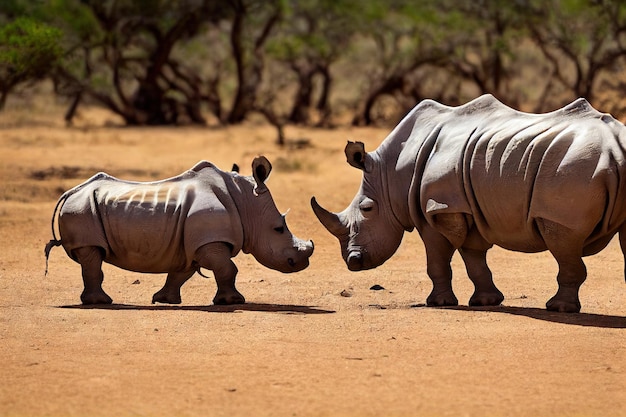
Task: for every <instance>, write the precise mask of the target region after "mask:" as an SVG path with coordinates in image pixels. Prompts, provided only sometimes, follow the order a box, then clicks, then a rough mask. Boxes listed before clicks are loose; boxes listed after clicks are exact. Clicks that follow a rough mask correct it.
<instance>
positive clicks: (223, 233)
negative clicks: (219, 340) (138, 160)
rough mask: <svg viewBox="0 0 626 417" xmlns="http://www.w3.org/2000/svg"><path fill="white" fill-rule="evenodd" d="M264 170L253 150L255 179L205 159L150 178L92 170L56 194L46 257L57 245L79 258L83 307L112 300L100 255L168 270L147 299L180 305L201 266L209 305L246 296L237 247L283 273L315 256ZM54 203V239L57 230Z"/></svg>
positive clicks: (135, 267)
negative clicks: (292, 228) (209, 281)
mask: <svg viewBox="0 0 626 417" xmlns="http://www.w3.org/2000/svg"><path fill="white" fill-rule="evenodd" d="M271 169H272V166H271V164H270V162H269V161H268V160H267V159H266V158H265V157H258V158H255V159H254V161H253V162H252V172H253V178H252V177H246V176H241V175H239V174H238V173H236V172H224V171H221V170H219V169H218V168H217V167H215V166H214V165H213V164H211V163H210V162H206V161H202V162H199V163H198V164H196V165H195V166H194V167H193V168H191V169H190V170H189V171H186V172H184V173H183V174H181V175H179V176H176V177H173V178H170V179H167V180H163V181H155V182H131V181H122V180H119V179H117V178H114V177H112V176H110V175H107V174H105V173H102V172H101V173H98V174H96V175H95V176H93V177H92V178H90V179H89V180H87V181H86V182H84V183H82V184H80V185H78V186H76V187H74V188H73V189H71V190H69V191H67V192H66V193H65V194H63V195H62V196H61V198H60V199H59V202H58V203H57V206H56V207H55V210H54V214H53V217H52V235H53V240H51V241H50V243H48V245H46V250H45V254H46V262H47V259H48V256H49V253H50V250H51V248H52V247H53V246H59V245H62V246H63V248H64V249H65V251H66V252H67V254H68V255H69V256H70V257H71V258H72V259H73V260H75V261H76V262H78V263H79V264H80V265H81V267H82V275H83V282H84V284H85V289H84V291H83V293H82V295H81V297H80V298H81V301H82V302H83V303H84V304H100V303H102V304H109V303H111V302H112V300H111V298H110V297H109V296H108V295H107V294H106V293H105V292H104V291H103V290H102V281H103V274H102V262H103V261H104V262H107V263H110V264H113V265H116V266H118V267H120V268H123V269H127V270H131V271H137V272H147V273H167V279H166V282H165V285H164V286H163V288H162V289H161V290H159V291H158V292H157V293H156V294H154V296H153V298H152V302H153V303H154V302H160V303H171V304H178V303H180V302H181V297H180V287H181V286H182V285H183V284H184V283H185V282H186V281H187V280H188V279H189V278H191V276H192V275H193V274H194V273H195V272H199V271H200V268H205V269H208V270H212V271H213V273H214V275H215V281H216V282H217V294H216V295H215V298H214V299H213V302H214V303H215V304H238V303H244V302H245V299H244V297H243V296H242V295H241V294H240V293H239V292H238V291H237V289H236V288H235V277H236V275H237V267H236V266H235V264H234V263H233V262H232V261H231V257H234V256H235V255H237V253H238V252H239V251H240V250H243V251H244V252H245V253H252V255H254V257H255V258H256V259H257V260H258V261H259V262H260V263H261V264H263V265H265V266H267V267H269V268H272V269H276V270H278V271H281V272H297V271H300V270H302V269H304V268H306V267H307V266H308V265H309V257H310V256H311V254H312V253H313V242H312V241H306V242H305V241H302V240H300V239H298V238H296V237H294V236H293V235H292V234H291V233H290V232H289V229H287V224H286V222H285V216H283V215H281V214H280V213H279V212H278V210H277V209H276V206H275V204H274V201H273V200H272V196H271V194H270V192H269V190H268V188H267V186H266V185H265V180H266V179H267V177H268V175H269V173H270V171H271ZM57 210H58V212H59V220H58V222H59V234H60V237H61V239H60V240H58V239H57V238H56V235H55V231H54V220H55V217H56V213H57Z"/></svg>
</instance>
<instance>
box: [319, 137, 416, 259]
mask: <svg viewBox="0 0 626 417" xmlns="http://www.w3.org/2000/svg"><path fill="white" fill-rule="evenodd" d="M345 153H346V158H347V161H348V163H349V164H350V165H352V166H353V167H355V168H358V169H360V170H361V171H363V180H362V181H361V188H360V189H359V192H358V193H357V194H356V196H355V197H354V199H353V200H352V203H350V205H349V206H348V207H347V208H346V209H345V210H344V211H342V212H340V213H332V212H330V211H328V210H326V209H324V208H323V207H322V206H320V205H319V204H318V203H317V200H316V199H315V197H313V198H312V199H311V206H312V208H313V211H314V212H315V215H316V216H317V218H318V219H319V221H320V222H321V223H322V224H323V225H324V227H325V228H326V229H327V230H328V231H329V232H330V233H332V234H333V235H334V236H335V237H336V238H337V239H339V244H340V245H341V254H342V256H343V259H344V261H345V262H346V265H347V266H348V269H350V270H351V271H360V270H365V269H372V268H376V267H377V266H380V265H382V264H383V263H384V262H385V261H386V260H387V259H389V258H390V257H391V256H392V255H393V254H394V253H395V251H396V249H398V246H400V242H401V241H402V236H403V235H404V231H405V228H404V227H402V225H401V224H400V222H399V221H398V220H397V219H396V218H395V215H394V213H393V210H392V207H391V204H390V201H389V193H388V186H389V182H388V181H387V175H386V171H385V167H384V165H383V163H382V162H381V160H380V159H379V158H378V155H377V154H375V153H372V154H370V153H367V152H365V146H364V145H363V143H362V142H348V145H347V146H346V148H345Z"/></svg>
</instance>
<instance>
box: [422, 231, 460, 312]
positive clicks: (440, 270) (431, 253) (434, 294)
mask: <svg viewBox="0 0 626 417" xmlns="http://www.w3.org/2000/svg"><path fill="white" fill-rule="evenodd" d="M421 236H422V240H423V241H424V246H425V247H426V272H427V273H428V277H429V278H430V279H431V281H432V282H433V290H432V291H431V293H430V295H429V296H428V298H427V299H426V304H427V305H428V306H456V305H458V304H459V300H458V299H457V298H456V296H455V295H454V291H453V290H452V267H451V266H450V261H451V260H452V255H453V254H454V251H455V248H454V246H452V244H451V243H450V242H449V241H448V240H447V239H446V238H445V237H444V236H443V235H442V234H440V233H439V232H437V231H435V230H434V229H433V228H431V227H430V226H426V227H425V228H424V229H423V230H421Z"/></svg>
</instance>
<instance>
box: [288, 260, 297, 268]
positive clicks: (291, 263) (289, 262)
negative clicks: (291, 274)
mask: <svg viewBox="0 0 626 417" xmlns="http://www.w3.org/2000/svg"><path fill="white" fill-rule="evenodd" d="M287 263H288V264H289V266H290V267H292V268H293V267H294V266H296V262H295V261H294V260H293V259H292V258H289V259H287Z"/></svg>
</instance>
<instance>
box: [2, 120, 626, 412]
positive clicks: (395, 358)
mask: <svg viewBox="0 0 626 417" xmlns="http://www.w3.org/2000/svg"><path fill="white" fill-rule="evenodd" d="M37 114H38V113H37ZM89 115H91V116H89ZM88 116H89V117H88ZM90 117H91V118H90ZM107 117H109V116H107V115H102V114H100V113H97V112H93V114H92V113H87V114H85V115H83V118H82V120H81V121H80V125H79V126H78V127H74V128H65V127H63V126H62V125H61V124H60V123H59V120H60V119H61V115H60V114H56V113H54V112H52V113H51V114H48V115H46V116H42V115H37V116H36V115H35V113H34V112H33V113H31V114H28V113H24V112H23V111H22V112H20V113H12V112H5V113H1V114H0V149H1V151H0V179H1V186H0V233H1V235H0V236H1V239H0V375H1V382H0V415H2V416H136V415H142V416H409V415H411V416H626V284H625V283H624V261H623V257H622V255H621V253H620V251H619V245H618V244H617V242H616V241H615V240H614V241H613V242H612V243H611V245H610V246H609V247H608V248H607V249H605V250H604V251H603V252H601V253H600V254H599V255H596V256H594V257H591V258H587V261H586V262H587V266H588V270H589V278H588V280H587V282H586V283H585V284H584V285H583V287H582V290H581V300H582V304H583V310H582V313H580V314H571V315H567V314H556V313H549V312H546V311H545V309H544V304H545V302H546V301H547V299H548V298H549V297H551V296H552V295H553V294H554V292H555V291H556V281H555V278H554V276H555V272H556V265H555V262H554V261H553V260H552V258H551V257H550V256H549V254H546V253H542V254H533V255H529V254H519V253H512V252H506V251H504V250H500V249H497V248H496V249H494V250H492V251H491V252H490V256H489V261H490V264H491V266H492V269H493V271H494V276H495V280H496V283H497V284H498V286H499V288H500V289H501V290H502V292H503V293H504V294H505V296H506V299H505V301H504V306H502V307H498V308H488V309H476V308H468V307H466V305H467V300H468V299H469V297H470V295H471V292H472V287H471V283H470V282H469V280H468V278H467V276H466V273H465V270H464V268H463V266H462V264H461V262H460V258H459V257H458V256H455V258H454V263H453V268H454V272H455V279H454V286H455V291H456V294H457V296H458V297H459V300H460V302H461V306H459V307H458V308H445V309H438V308H427V307H424V305H423V303H424V302H425V299H426V296H427V295H428V293H429V291H430V288H431V284H430V282H429V280H428V278H427V276H426V271H425V261H424V250H423V247H422V244H421V241H420V240H419V237H418V236H417V234H416V233H410V234H407V235H406V236H405V239H404V241H403V244H402V246H401V247H400V249H399V251H398V252H397V253H396V255H395V256H394V257H393V258H392V259H391V260H389V261H387V263H386V264H385V265H383V266H382V267H380V268H378V269H375V270H373V271H367V272H360V273H352V272H349V271H348V270H347V268H346V267H345V265H344V263H343V261H342V260H341V257H340V253H339V246H338V244H337V242H336V240H335V239H334V238H333V237H332V236H330V235H329V234H328V233H327V232H326V231H325V230H324V229H323V228H322V226H321V225H320V224H319V223H318V222H317V220H316V219H315V217H314V215H313V213H312V211H311V209H310V206H309V199H310V198H311V196H312V195H315V196H316V197H317V198H318V201H320V203H321V204H323V205H325V206H326V207H327V208H329V209H332V210H335V211H339V210H341V209H343V208H344V207H345V206H346V205H347V204H348V203H349V201H350V200H351V199H352V197H353V195H354V193H355V192H356V191H357V189H358V184H359V182H360V172H359V171H357V170H355V169H354V168H351V167H349V166H348V165H347V164H346V163H345V157H344V155H343V152H342V150H343V147H344V145H345V140H346V139H349V138H351V139H359V140H362V141H364V142H365V143H366V145H367V147H368V149H370V150H372V149H374V148H375V147H376V146H378V144H379V143H380V141H381V140H382V139H383V138H384V137H385V135H386V133H387V132H388V130H386V129H338V130H314V129H301V128H295V127H292V128H288V129H287V135H288V137H289V138H290V141H291V142H290V144H289V146H287V147H285V148H283V149H280V148H278V147H277V146H276V145H275V144H274V136H275V134H274V130H273V129H272V128H270V127H267V126H264V125H255V124H248V125H246V126H242V127H232V128H219V129H217V128H162V129H146V128H141V129H139V128H119V127H112V126H108V127H107V126H106V125H105V124H103V123H104V122H105V121H106V119H107ZM297 141H299V142H307V141H308V143H310V146H308V147H301V146H298V143H296V142H297ZM300 145H301V143H300ZM257 154H265V155H266V156H267V157H268V158H269V159H270V160H271V161H272V162H273V164H274V167H275V169H274V171H273V172H272V175H271V176H270V179H269V182H268V185H269V187H270V190H271V191H272V193H273V195H274V198H275V201H276V203H277V206H278V208H279V209H280V210H287V209H288V208H290V209H291V211H290V212H289V215H288V217H287V221H288V224H289V226H290V228H291V230H292V231H293V232H294V234H296V235H298V236H299V237H302V238H310V239H313V240H314V241H315V244H316V248H315V253H314V255H313V257H312V258H311V265H310V267H309V268H308V269H306V270H305V271H303V272H300V273H297V274H291V275H283V274H281V273H279V272H275V271H271V270H268V269H266V268H264V267H262V266H261V265H259V264H258V263H256V261H255V260H254V259H253V258H252V257H251V256H250V255H244V254H240V255H239V256H237V258H235V262H236V264H237V265H238V267H239V276H238V280H237V282H238V288H239V290H240V291H241V292H242V293H243V294H244V295H245V296H246V298H247V300H248V304H246V305H239V306H233V307H216V306H213V305H211V300H212V297H213V295H214V291H215V283H214V282H213V280H212V279H204V278H201V277H200V276H198V275H196V276H194V277H193V278H192V279H191V280H190V281H189V282H188V283H187V284H186V285H185V286H184V287H183V292H182V297H183V304H181V305H180V306H168V305H152V304H151V303H150V300H151V297H152V294H153V293H154V292H156V291H157V290H158V289H159V288H160V287H161V286H162V284H163V283H164V276H163V275H146V274H138V273H132V272H128V271H124V270H120V269H117V268H115V267H111V266H107V267H106V268H105V283H104V288H105V290H106V291H107V292H108V294H109V295H111V296H112V297H113V299H114V302H115V304H114V305H113V306H110V307H94V308H83V307H81V306H80V301H79V295H80V292H81V290H82V282H81V278H80V268H79V266H78V265H77V264H75V263H73V262H72V261H71V260H70V259H68V258H67V256H66V255H65V253H64V252H63V250H62V249H61V248H56V249H54V250H53V251H52V253H51V257H50V271H49V274H48V276H47V277H44V267H45V265H44V256H43V247H44V245H45V243H46V242H47V241H48V240H49V239H50V238H51V232H50V219H51V215H52V210H53V208H54V205H55V203H56V199H57V198H58V197H59V195H60V193H61V192H62V191H64V190H66V189H68V188H70V187H72V186H73V185H76V184H78V183H79V182H82V181H83V180H85V179H86V178H88V177H90V176H91V175H93V174H94V173H96V172H97V171H100V170H105V171H107V172H109V173H110V174H112V175H115V176H118V177H122V178H125V179H134V180H151V179H161V178H166V177H169V176H173V175H176V174H178V173H180V172H182V171H183V170H185V169H187V168H189V167H191V166H192V165H193V164H194V163H196V162H197V161H198V160H200V159H208V160H211V161H213V162H214V163H216V164H217V165H218V166H220V167H222V168H224V169H228V168H230V166H231V164H232V163H233V162H237V163H238V164H239V165H240V166H241V168H242V173H244V174H249V173H250V162H251V160H252V158H253V157H254V156H255V155H257ZM375 284H378V285H381V286H382V287H384V290H380V291H373V290H370V287H372V286H373V285H375ZM342 292H343V295H342V294H341V293H342ZM345 295H351V296H349V297H348V296H345Z"/></svg>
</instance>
